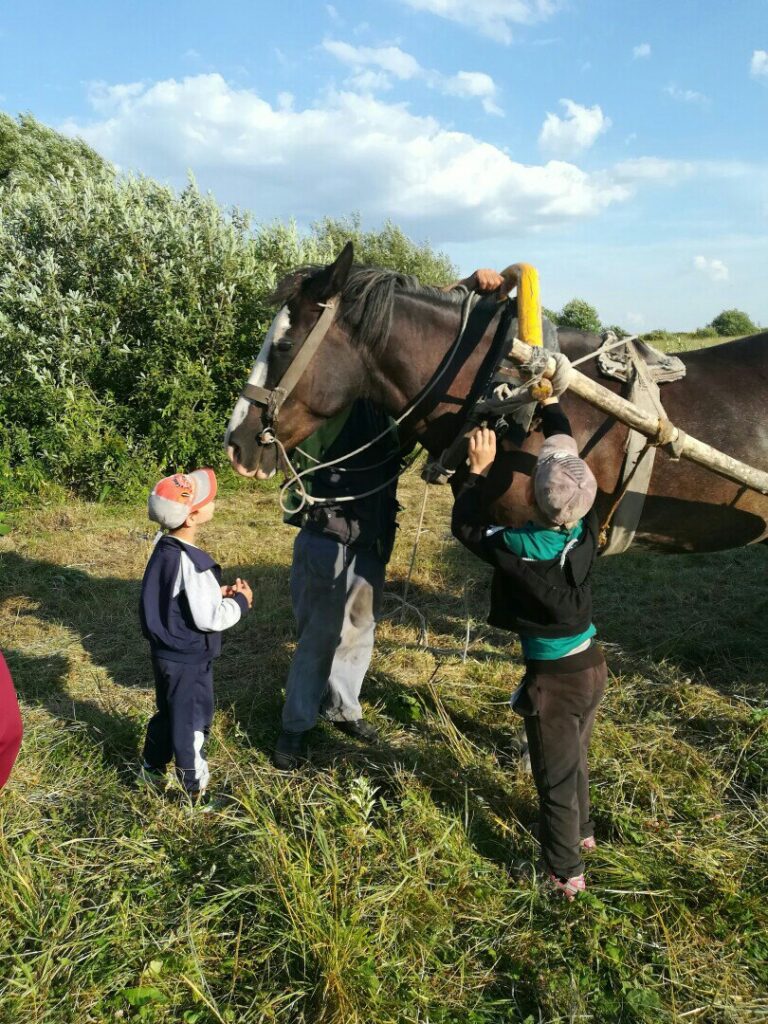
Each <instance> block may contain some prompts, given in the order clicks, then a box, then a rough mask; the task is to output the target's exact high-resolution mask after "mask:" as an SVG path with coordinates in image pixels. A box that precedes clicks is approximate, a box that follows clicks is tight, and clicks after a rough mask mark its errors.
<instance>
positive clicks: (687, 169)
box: [613, 156, 697, 185]
mask: <svg viewBox="0 0 768 1024" xmlns="http://www.w3.org/2000/svg"><path fill="white" fill-rule="evenodd" d="M696 169H697V168H696V165H695V164H694V163H691V162H690V161H687V160H663V159H661V158H660V157H656V156H640V157H637V158H636V159H634V160H622V161H620V162H619V163H618V164H616V165H615V167H614V168H613V175H614V177H615V178H616V180H617V181H624V182H628V183H629V182H640V181H651V182H656V183H658V184H659V185H677V184H678V183H679V182H681V181H683V179H685V178H690V177H691V175H692V174H694V173H695V172H696Z"/></svg>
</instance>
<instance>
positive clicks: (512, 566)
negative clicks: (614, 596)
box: [451, 405, 598, 638]
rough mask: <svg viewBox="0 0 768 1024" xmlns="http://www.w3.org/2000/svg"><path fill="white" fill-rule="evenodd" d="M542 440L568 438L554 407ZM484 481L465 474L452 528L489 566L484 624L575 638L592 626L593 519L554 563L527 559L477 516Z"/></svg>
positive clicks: (545, 418) (546, 412)
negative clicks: (487, 609) (488, 606)
mask: <svg viewBox="0 0 768 1024" xmlns="http://www.w3.org/2000/svg"><path fill="white" fill-rule="evenodd" d="M542 429H543V431H544V436H545V437H551V436H552V435H553V434H568V435H570V436H573V435H572V433H571V427H570V423H569V422H568V418H567V417H566V415H565V413H563V411H562V410H561V409H560V407H559V405H548V406H544V407H543V408H542ZM483 481H484V478H483V477H482V476H478V475H477V474H474V473H470V475H469V477H468V478H467V480H466V482H465V484H464V486H463V487H462V489H461V491H460V492H459V494H458V495H457V497H456V501H455V503H454V506H453V515H452V520H451V528H452V531H453V535H454V537H456V539H457V540H459V541H461V543H462V544H463V545H464V546H465V547H466V548H468V549H469V550H470V551H471V552H472V553H473V554H475V555H477V556H478V557H479V558H482V559H483V561H485V562H488V563H489V565H492V566H493V567H494V573H493V582H492V585H491V610H490V614H489V616H488V622H489V623H490V624H491V625H492V626H497V627H499V628H501V629H510V630H514V631H515V632H520V633H525V634H527V635H529V636H536V637H550V638H557V637H566V636H576V635H578V634H579V633H582V632H584V631H585V630H587V629H588V628H589V626H590V624H591V622H592V587H591V582H590V577H591V573H592V567H593V565H594V562H595V556H596V555H597V546H598V520H597V516H596V514H595V512H594V510H591V511H590V512H589V513H588V514H587V515H586V516H585V517H584V520H583V531H582V534H581V536H580V537H579V539H578V540H577V541H576V542H575V543H574V544H572V545H570V544H569V545H566V548H565V549H564V551H563V552H562V554H561V555H559V556H558V557H557V558H551V559H529V558H523V557H521V556H520V555H516V554H514V553H513V552H512V551H510V550H509V548H508V547H507V546H506V544H505V543H504V533H503V530H499V529H496V530H494V529H493V528H492V527H491V528H490V529H489V524H488V521H487V517H484V516H483V514H482V511H483V510H482V505H481V501H480V499H481V494H482V484H483Z"/></svg>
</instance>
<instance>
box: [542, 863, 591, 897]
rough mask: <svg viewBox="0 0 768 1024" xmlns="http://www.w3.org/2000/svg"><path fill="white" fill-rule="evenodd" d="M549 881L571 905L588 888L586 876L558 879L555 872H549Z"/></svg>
mask: <svg viewBox="0 0 768 1024" xmlns="http://www.w3.org/2000/svg"><path fill="white" fill-rule="evenodd" d="M547 879H548V881H549V883H550V885H551V886H553V888H555V889H556V890H557V891H558V892H561V893H562V894H563V896H565V898H566V899H567V900H568V902H569V903H572V902H573V901H574V900H575V899H576V897H577V896H578V895H579V893H582V892H584V891H585V890H586V888H587V883H586V881H585V880H584V875H575V876H574V877H573V878H558V877H557V875H556V874H555V873H554V872H553V871H549V870H548V871H547Z"/></svg>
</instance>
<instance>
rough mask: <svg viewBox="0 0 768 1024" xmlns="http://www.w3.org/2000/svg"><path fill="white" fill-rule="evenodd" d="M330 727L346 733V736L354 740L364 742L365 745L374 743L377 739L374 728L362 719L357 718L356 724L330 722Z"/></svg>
mask: <svg viewBox="0 0 768 1024" xmlns="http://www.w3.org/2000/svg"><path fill="white" fill-rule="evenodd" d="M331 725H333V726H334V728H336V729H339V730H340V731H341V732H343V733H346V734H347V736H352V737H353V738H354V739H356V740H364V741H365V742H366V743H375V742H376V740H377V739H378V738H379V734H378V733H377V732H376V730H375V729H374V727H373V726H372V725H369V724H368V723H367V722H366V721H365V719H363V718H358V720H357V721H356V722H331Z"/></svg>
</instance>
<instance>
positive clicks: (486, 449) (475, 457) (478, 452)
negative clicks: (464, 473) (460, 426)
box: [469, 427, 496, 476]
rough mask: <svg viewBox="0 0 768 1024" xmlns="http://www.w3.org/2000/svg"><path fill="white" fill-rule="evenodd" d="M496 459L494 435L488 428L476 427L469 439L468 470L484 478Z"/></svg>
mask: <svg viewBox="0 0 768 1024" xmlns="http://www.w3.org/2000/svg"><path fill="white" fill-rule="evenodd" d="M495 458H496V435H495V434H494V432H493V431H492V430H491V429H489V428H488V427H478V428H477V430H475V432H474V433H473V434H472V436H471V437H470V439H469V470H470V472H471V473H477V474H479V475H480V476H485V475H486V474H487V472H488V470H489V469H490V468H491V466H492V465H493V460H494V459H495Z"/></svg>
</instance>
